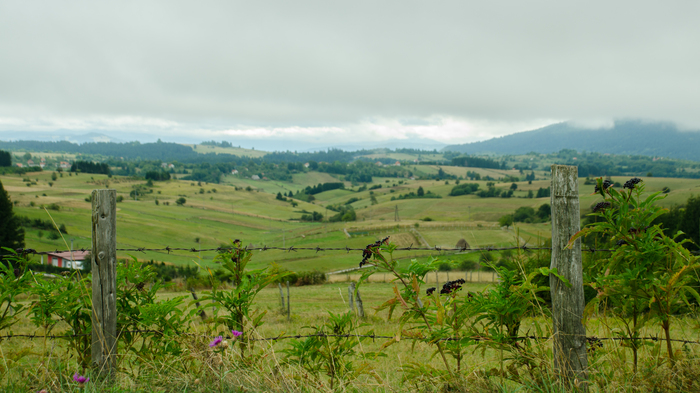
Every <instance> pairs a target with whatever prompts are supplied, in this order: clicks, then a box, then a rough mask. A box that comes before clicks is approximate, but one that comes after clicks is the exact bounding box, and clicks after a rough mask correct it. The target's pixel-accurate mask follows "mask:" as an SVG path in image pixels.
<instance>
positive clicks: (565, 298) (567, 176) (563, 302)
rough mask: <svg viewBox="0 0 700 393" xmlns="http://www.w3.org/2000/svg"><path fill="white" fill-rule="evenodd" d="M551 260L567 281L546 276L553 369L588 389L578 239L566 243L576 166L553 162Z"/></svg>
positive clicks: (574, 206)
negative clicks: (552, 337)
mask: <svg viewBox="0 0 700 393" xmlns="http://www.w3.org/2000/svg"><path fill="white" fill-rule="evenodd" d="M551 202H552V263H551V266H550V267H551V268H552V269H557V272H558V274H559V275H561V276H562V277H563V278H565V279H566V280H568V281H569V284H570V285H568V286H567V285H565V284H564V283H563V282H562V281H561V280H560V279H559V278H557V277H556V276H554V275H550V276H549V285H550V290H551V293H552V321H553V323H554V343H553V355H554V369H555V371H556V372H557V373H558V374H559V375H560V376H563V377H564V378H566V379H568V381H569V382H570V383H574V384H577V385H578V388H579V389H581V390H582V391H587V389H588V382H587V380H588V375H587V374H588V357H587V355H586V328H585V327H584V326H583V322H582V319H583V309H584V305H585V304H584V298H583V267H582V262H581V240H576V242H575V243H574V245H573V247H572V248H570V249H568V248H566V245H567V243H568V241H569V239H570V238H571V237H572V236H573V235H574V234H576V232H578V231H579V229H580V227H581V223H580V209H579V200H578V168H577V167H575V166H566V165H552V188H551Z"/></svg>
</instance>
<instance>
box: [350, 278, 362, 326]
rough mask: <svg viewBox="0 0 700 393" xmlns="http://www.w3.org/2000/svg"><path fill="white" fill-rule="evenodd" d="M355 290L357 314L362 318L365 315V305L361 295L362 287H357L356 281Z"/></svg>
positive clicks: (353, 285)
mask: <svg viewBox="0 0 700 393" xmlns="http://www.w3.org/2000/svg"><path fill="white" fill-rule="evenodd" d="M352 289H353V292H355V300H357V314H358V315H359V316H360V318H364V317H365V307H364V306H363V305H362V298H361V297H360V288H357V289H355V283H352Z"/></svg>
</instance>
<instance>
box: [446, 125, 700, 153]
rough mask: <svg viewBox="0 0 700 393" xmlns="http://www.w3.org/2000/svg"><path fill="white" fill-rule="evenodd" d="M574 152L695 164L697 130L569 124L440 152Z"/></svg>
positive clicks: (698, 145)
mask: <svg viewBox="0 0 700 393" xmlns="http://www.w3.org/2000/svg"><path fill="white" fill-rule="evenodd" d="M562 149H574V150H577V151H588V152H597V153H608V154H629V155H645V156H657V157H670V158H676V159H686V160H694V161H697V160H698V159H699V156H698V151H699V150H700V131H680V130H679V129H678V127H677V126H676V125H674V124H671V123H661V122H655V123H652V122H642V121H617V122H615V124H614V126H613V127H612V128H600V129H592V128H581V127H576V126H574V125H571V124H569V123H558V124H552V125H550V126H547V127H543V128H540V129H537V130H532V131H525V132H519V133H517V134H512V135H507V136H504V137H500V138H494V139H489V140H487V141H482V142H474V143H467V144H463V145H450V146H447V147H445V148H444V149H443V151H456V152H460V153H468V154H484V153H493V154H497V155H498V154H526V153H529V152H536V153H553V152H557V151H560V150H562Z"/></svg>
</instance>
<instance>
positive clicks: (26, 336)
mask: <svg viewBox="0 0 700 393" xmlns="http://www.w3.org/2000/svg"><path fill="white" fill-rule="evenodd" d="M124 333H154V334H160V335H161V336H164V335H165V332H164V331H160V330H125V331H121V332H119V335H121V334H124ZM171 334H174V335H185V336H197V337H206V338H215V337H214V336H209V335H206V334H199V333H185V332H173V333H171ZM90 335H91V333H83V334H68V335H36V334H9V335H5V336H0V340H6V339H14V338H24V339H44V338H46V339H51V340H55V339H63V338H77V337H85V336H90ZM311 337H331V338H333V337H336V338H353V337H358V338H371V339H373V340H374V339H396V338H397V337H396V336H382V335H376V334H325V333H315V334H290V335H279V336H273V337H262V338H251V339H250V340H249V341H278V340H287V339H301V338H311ZM226 338H227V339H232V338H233V337H231V336H226ZM465 339H467V340H472V341H488V338H487V337H480V336H475V337H472V336H466V337H441V338H437V339H435V338H430V337H413V336H400V337H399V340H398V341H401V340H424V341H461V340H465ZM513 339H514V340H520V341H522V340H544V341H546V340H551V339H552V337H539V336H518V337H513ZM586 340H587V341H589V342H592V343H594V342H596V341H633V340H638V341H654V342H656V341H667V340H666V339H665V338H659V337H653V336H651V337H637V338H634V337H598V336H586ZM669 341H671V342H679V343H683V344H700V341H694V340H685V339H670V340H669Z"/></svg>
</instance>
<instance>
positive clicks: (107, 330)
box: [91, 190, 117, 377]
mask: <svg viewBox="0 0 700 393" xmlns="http://www.w3.org/2000/svg"><path fill="white" fill-rule="evenodd" d="M91 256H92V347H91V351H92V366H93V367H94V368H95V369H96V370H97V372H98V373H99V374H100V375H103V376H105V375H106V376H108V377H109V376H112V375H113V373H114V371H115V370H116V363H117V362H116V359H117V191H116V190H93V191H92V252H91Z"/></svg>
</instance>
